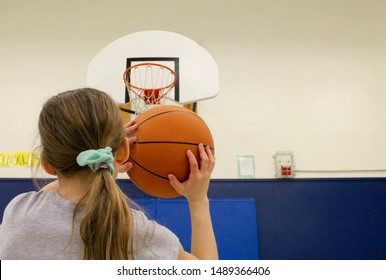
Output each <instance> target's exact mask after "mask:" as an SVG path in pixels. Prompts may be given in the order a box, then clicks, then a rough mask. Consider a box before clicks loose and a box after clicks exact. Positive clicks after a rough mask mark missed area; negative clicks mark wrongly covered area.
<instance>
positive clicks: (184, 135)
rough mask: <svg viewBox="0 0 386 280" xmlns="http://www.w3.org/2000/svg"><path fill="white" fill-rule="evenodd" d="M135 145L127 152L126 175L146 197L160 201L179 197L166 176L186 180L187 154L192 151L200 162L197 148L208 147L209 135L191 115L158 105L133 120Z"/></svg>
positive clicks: (204, 127)
mask: <svg viewBox="0 0 386 280" xmlns="http://www.w3.org/2000/svg"><path fill="white" fill-rule="evenodd" d="M136 124H137V125H138V128H137V131H136V137H137V141H136V142H135V143H134V144H133V145H132V147H131V150H130V161H131V162H132V163H133V164H134V166H133V168H132V169H130V170H129V171H128V172H127V173H128V175H129V177H130V179H131V181H132V182H133V183H134V184H135V185H136V186H137V187H138V188H140V189H141V190H142V191H144V192H145V193H147V194H149V195H151V196H155V197H160V198H173V197H178V196H180V195H179V194H178V193H177V192H176V191H175V190H174V188H173V187H172V186H171V185H170V183H169V178H168V174H174V175H175V176H176V177H177V179H178V180H179V181H181V182H183V181H185V180H187V179H188V178H189V173H190V168H189V160H188V158H187V155H186V152H187V151H188V150H191V151H192V152H193V154H194V155H195V157H196V159H197V160H198V162H199V160H200V159H199V153H198V145H199V144H200V143H202V144H204V146H209V147H211V150H212V152H213V153H214V142H213V137H212V134H211V132H210V130H209V128H208V126H207V125H206V123H205V122H204V120H203V119H202V118H201V117H199V116H198V115H197V114H196V113H194V112H193V111H191V110H189V109H186V108H184V107H180V106H176V105H160V106H157V107H154V108H152V109H150V110H148V111H145V112H143V113H142V114H140V115H139V116H138V117H137V118H136Z"/></svg>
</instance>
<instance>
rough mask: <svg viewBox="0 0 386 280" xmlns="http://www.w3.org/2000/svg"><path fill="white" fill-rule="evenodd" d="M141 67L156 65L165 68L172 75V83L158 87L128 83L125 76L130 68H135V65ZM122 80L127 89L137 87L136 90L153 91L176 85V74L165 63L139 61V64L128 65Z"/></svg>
mask: <svg viewBox="0 0 386 280" xmlns="http://www.w3.org/2000/svg"><path fill="white" fill-rule="evenodd" d="M138 66H139V67H143V66H158V67H160V68H165V69H167V70H169V71H170V73H171V74H172V75H173V76H174V80H173V82H172V83H170V84H169V85H167V86H164V87H159V88H142V87H138V86H134V85H132V84H130V83H129V82H128V81H127V79H126V77H127V74H128V73H129V72H130V70H131V69H133V68H136V67H138ZM123 81H124V82H125V85H126V87H127V89H128V90H129V89H130V88H134V89H137V90H143V91H144V90H154V91H161V92H162V90H164V89H168V88H172V87H173V86H175V85H176V82H177V75H176V72H175V71H173V70H172V69H171V68H169V67H167V66H165V65H162V64H158V63H151V62H147V63H139V64H135V65H133V66H130V67H128V68H127V69H126V70H125V72H124V73H123Z"/></svg>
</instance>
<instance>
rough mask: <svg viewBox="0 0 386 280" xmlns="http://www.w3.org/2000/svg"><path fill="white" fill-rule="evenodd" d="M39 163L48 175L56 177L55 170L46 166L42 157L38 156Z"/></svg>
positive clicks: (48, 165)
mask: <svg viewBox="0 0 386 280" xmlns="http://www.w3.org/2000/svg"><path fill="white" fill-rule="evenodd" d="M40 163H41V164H42V166H43V169H44V170H45V171H46V172H47V173H48V174H50V175H57V172H56V169H55V168H53V167H52V166H51V165H50V164H48V163H47V162H46V161H45V160H44V157H43V155H40Z"/></svg>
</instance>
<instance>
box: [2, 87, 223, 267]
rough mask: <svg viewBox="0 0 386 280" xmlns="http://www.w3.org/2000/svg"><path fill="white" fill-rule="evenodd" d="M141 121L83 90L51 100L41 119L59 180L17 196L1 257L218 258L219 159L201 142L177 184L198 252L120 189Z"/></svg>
mask: <svg viewBox="0 0 386 280" xmlns="http://www.w3.org/2000/svg"><path fill="white" fill-rule="evenodd" d="M135 129H136V126H135V124H134V122H130V123H129V124H127V125H126V126H125V127H124V126H123V120H122V118H121V116H120V113H119V110H118V108H117V106H116V104H115V103H114V101H113V100H112V99H111V98H110V97H109V96H108V95H107V94H106V93H104V92H101V91H98V90H95V89H91V88H84V89H77V90H72V91H67V92H64V93H61V94H58V95H56V96H54V97H52V98H50V99H49V100H48V101H47V102H46V103H45V105H44V106H43V109H42V111H41V113H40V116H39V133H40V139H41V164H42V166H43V168H44V169H45V170H46V172H47V173H49V174H51V175H55V176H57V181H54V182H53V183H51V184H49V185H47V186H46V187H45V188H43V189H42V190H40V191H39V192H29V193H25V194H21V195H19V196H17V197H16V198H14V199H13V200H12V201H11V202H10V203H9V205H8V206H7V208H6V210H5V212H4V218H3V223H2V225H1V226H0V259H217V258H218V255H217V246H216V241H215V237H214V233H213V228H212V222H211V218H210V213H209V201H208V197H207V191H208V187H209V181H210V176H211V173H212V171H213V169H214V165H215V159H214V157H213V154H212V153H211V151H210V149H209V148H207V147H203V146H202V145H199V153H200V162H199V163H198V162H197V160H196V158H195V157H194V155H193V154H192V152H190V151H188V152H187V157H188V159H189V163H190V170H191V171H190V176H189V179H188V180H187V181H185V182H179V181H178V180H177V178H176V177H175V176H174V175H172V174H170V175H169V181H170V184H171V185H172V186H173V187H174V188H175V189H176V191H177V192H178V193H180V194H181V195H182V196H185V197H186V199H187V201H188V203H189V208H190V213H191V221H192V251H191V253H188V252H186V251H185V250H184V249H183V247H182V246H181V244H180V242H179V240H178V238H177V237H176V235H174V234H173V233H172V232H171V231H169V230H168V229H166V228H165V227H163V226H161V225H159V224H157V223H156V222H154V221H149V220H148V219H147V218H146V216H145V215H144V214H143V213H142V212H141V211H138V210H134V209H132V207H131V206H132V205H133V203H132V202H131V201H130V199H128V198H127V197H126V196H125V195H124V194H123V193H122V191H121V190H120V188H119V187H118V185H117V184H116V182H115V179H116V177H117V173H118V172H127V171H128V170H129V169H130V168H131V167H132V163H130V162H128V159H129V153H130V144H131V143H133V142H134V141H135V137H133V133H134V131H135Z"/></svg>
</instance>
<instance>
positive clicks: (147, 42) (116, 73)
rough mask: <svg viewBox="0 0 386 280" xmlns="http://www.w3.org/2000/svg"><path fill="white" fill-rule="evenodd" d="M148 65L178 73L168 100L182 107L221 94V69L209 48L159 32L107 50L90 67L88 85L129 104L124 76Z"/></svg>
mask: <svg viewBox="0 0 386 280" xmlns="http://www.w3.org/2000/svg"><path fill="white" fill-rule="evenodd" d="M146 62H151V63H157V64H162V65H165V66H167V67H169V68H171V69H172V70H173V71H174V72H175V73H176V84H175V86H174V88H173V89H172V90H171V92H170V93H169V94H168V97H169V98H170V99H173V100H174V101H175V102H177V103H179V104H182V105H184V104H191V103H194V102H197V101H200V100H204V99H210V98H213V97H215V96H216V95H217V94H218V92H219V77H218V67H217V64H216V62H215V60H214V59H213V57H212V56H211V55H210V54H209V52H208V51H207V50H206V49H204V48H203V47H201V46H200V45H199V44H198V43H196V42H195V41H193V40H191V39H189V38H187V37H185V36H182V35H180V34H176V33H173V32H167V31H156V30H152V31H143V32H136V33H132V34H128V35H126V36H123V37H121V38H119V39H117V40H115V41H113V42H112V43H110V44H109V45H107V46H106V47H105V48H103V49H102V50H101V51H100V52H99V53H98V54H97V55H96V56H95V57H94V58H93V59H92V61H91V63H90V64H89V66H88V70H87V81H86V84H87V86H89V87H94V88H97V89H99V90H102V91H105V92H107V93H108V94H110V95H111V96H112V97H113V98H114V99H115V101H116V102H117V103H128V102H130V97H129V95H128V93H127V89H126V87H125V83H124V80H123V73H124V72H125V70H126V69H127V68H128V67H130V66H133V65H135V64H140V63H146Z"/></svg>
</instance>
